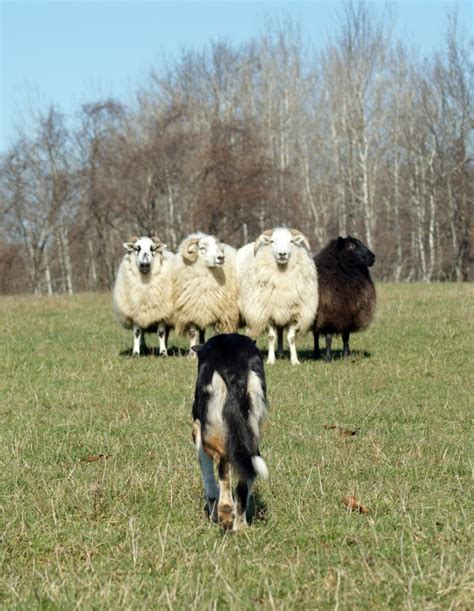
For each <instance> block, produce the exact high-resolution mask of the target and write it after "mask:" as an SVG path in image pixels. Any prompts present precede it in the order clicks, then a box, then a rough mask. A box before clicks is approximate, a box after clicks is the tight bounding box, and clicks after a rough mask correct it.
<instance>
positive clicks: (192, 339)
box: [188, 325, 199, 358]
mask: <svg viewBox="0 0 474 611" xmlns="http://www.w3.org/2000/svg"><path fill="white" fill-rule="evenodd" d="M188 337H189V356H190V357H191V358H197V354H196V352H194V350H193V346H197V345H198V343H199V341H198V338H199V330H198V328H197V327H195V326H194V325H191V326H190V327H189V329H188Z"/></svg>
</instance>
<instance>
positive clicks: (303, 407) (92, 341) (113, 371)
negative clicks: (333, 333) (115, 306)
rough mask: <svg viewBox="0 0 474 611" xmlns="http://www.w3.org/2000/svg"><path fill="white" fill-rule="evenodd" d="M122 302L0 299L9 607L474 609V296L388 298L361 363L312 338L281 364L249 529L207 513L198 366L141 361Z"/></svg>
mask: <svg viewBox="0 0 474 611" xmlns="http://www.w3.org/2000/svg"><path fill="white" fill-rule="evenodd" d="M110 301H111V300H110V295H80V296H74V297H72V298H66V297H64V298H62V297H58V298H50V299H46V298H45V299H35V298H28V297H25V298H13V297H12V298H9V297H8V298H2V299H0V319H1V320H2V331H1V345H0V367H1V378H0V384H1V387H0V407H1V432H2V444H1V449H0V452H1V461H2V464H1V468H2V476H1V477H2V487H1V501H0V504H1V518H2V532H3V537H2V551H1V561H2V571H1V572H2V576H1V580H2V581H1V588H2V590H1V596H2V601H1V604H2V607H3V608H22V609H27V608H44V609H55V608H58V609H59V608H60V609H72V608H75V607H78V608H83V609H92V608H94V609H99V608H100V609H117V608H131V609H132V608H133V609H145V608H149V609H152V608H153V609H161V608H170V609H228V608H232V609H259V608H261V609H331V608H338V609H357V608H363V609H374V608H377V609H387V608H390V609H394V608H397V609H399V608H402V609H403V608H406V609H448V608H456V609H468V608H473V606H474V590H473V587H474V584H473V572H472V562H471V558H472V556H473V545H472V531H470V525H471V524H472V521H473V512H472V509H473V505H472V487H471V475H472V472H471V469H472V460H471V459H472V439H473V432H474V430H473V427H472V414H473V411H472V397H473V395H474V388H473V375H472V371H473V363H474V337H473V321H474V287H473V286H469V285H462V286H460V285H459V286H458V285H432V286H419V285H418V286H416V285H400V286H393V285H388V286H380V287H379V308H378V314H377V320H376V322H375V323H374V325H373V326H372V327H371V329H370V330H368V331H367V332H365V333H363V334H360V335H358V336H354V337H353V339H352V343H351V347H352V348H353V349H354V351H355V354H354V355H353V356H352V358H351V359H350V360H349V361H343V360H342V359H336V360H335V361H334V362H333V363H332V364H325V363H323V362H314V361H312V360H310V359H309V358H308V357H309V354H310V353H309V349H310V338H309V337H308V338H306V340H305V341H304V342H300V344H301V346H300V347H301V348H302V350H301V353H300V354H302V356H303V357H305V356H306V359H305V360H304V362H303V363H302V365H301V366H300V367H297V368H292V367H291V366H290V364H289V362H288V361H278V362H277V363H276V365H275V366H273V367H267V381H268V388H269V405H270V410H269V417H268V420H267V422H266V424H265V427H264V439H263V444H262V448H261V450H262V454H263V456H264V457H265V460H266V462H267V465H268V468H269V471H270V479H269V480H268V481H260V482H258V484H257V485H256V489H255V492H256V496H255V510H254V519H253V525H252V526H251V527H250V528H248V529H247V530H245V531H242V532H239V533H236V534H234V533H224V532H222V531H220V530H219V528H218V527H217V526H216V525H214V524H211V523H209V522H208V521H207V520H206V518H205V514H204V501H203V493H202V486H201V480H200V474H199V469H198V465H197V461H196V457H195V453H194V449H193V446H192V442H191V416H190V413H191V404H192V396H193V387H194V381H195V374H196V364H195V363H194V362H192V361H191V360H189V359H187V358H184V357H179V356H171V357H169V358H168V359H163V358H157V357H154V356H148V357H143V358H140V359H132V358H130V357H129V356H128V354H126V353H127V350H128V349H130V348H131V344H132V337H131V333H129V332H126V331H124V330H122V329H121V328H120V327H119V326H118V325H117V323H116V322H115V320H114V319H113V315H112V311H111V303H110ZM180 341H181V340H179V341H178V343H176V342H177V340H176V338H175V337H173V336H172V337H171V344H172V345H181V346H184V344H183V343H179V342H180ZM149 343H151V344H153V345H156V342H155V338H150V339H149ZM262 346H263V344H262ZM335 347H336V348H339V347H340V344H339V342H338V341H337V340H336V342H335ZM331 425H338V426H340V427H342V428H343V429H346V428H348V429H350V430H356V429H357V434H355V435H348V436H346V435H343V434H341V431H340V430H338V429H334V428H325V427H330V426H331ZM99 455H105V456H108V459H104V458H102V459H100V460H92V462H88V461H87V457H89V460H91V457H92V458H95V457H98V456H99ZM347 495H354V496H355V497H356V498H357V499H358V500H359V501H360V502H361V503H362V504H363V505H364V506H366V507H367V508H368V510H369V511H368V513H366V514H362V513H358V512H350V511H348V509H347V507H346V506H345V505H344V503H343V502H342V499H343V497H345V496H347Z"/></svg>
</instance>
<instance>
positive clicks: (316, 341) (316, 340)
mask: <svg viewBox="0 0 474 611" xmlns="http://www.w3.org/2000/svg"><path fill="white" fill-rule="evenodd" d="M319 335H320V334H319V331H316V329H314V328H313V339H314V349H313V358H314V359H320V358H321V350H320V349H319Z"/></svg>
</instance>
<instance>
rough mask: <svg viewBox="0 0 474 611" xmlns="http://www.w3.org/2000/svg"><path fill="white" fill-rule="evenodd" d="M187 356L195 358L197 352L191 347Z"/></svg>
mask: <svg viewBox="0 0 474 611" xmlns="http://www.w3.org/2000/svg"><path fill="white" fill-rule="evenodd" d="M188 358H189V359H197V352H194V350H192V349H191V350H190V351H189V352H188Z"/></svg>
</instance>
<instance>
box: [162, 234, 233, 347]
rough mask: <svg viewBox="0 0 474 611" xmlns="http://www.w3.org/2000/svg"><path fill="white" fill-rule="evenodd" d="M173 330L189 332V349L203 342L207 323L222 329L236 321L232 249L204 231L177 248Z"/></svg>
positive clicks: (231, 326) (174, 273)
mask: <svg viewBox="0 0 474 611" xmlns="http://www.w3.org/2000/svg"><path fill="white" fill-rule="evenodd" d="M173 304H174V324H175V330H176V332H177V333H179V334H181V335H188V337H189V340H190V356H195V352H194V351H193V350H191V348H192V347H193V346H195V345H196V344H197V343H198V341H199V342H200V343H204V339H205V337H204V335H205V330H206V327H209V326H212V327H215V328H216V329H217V330H218V331H220V332H223V333H231V332H233V331H236V330H237V328H238V324H239V308H238V304H237V280H236V276H235V250H234V249H233V248H232V247H231V246H227V245H224V244H221V243H220V242H219V240H218V239H217V238H215V237H214V236H211V235H207V234H205V233H201V232H198V233H193V234H191V235H189V236H188V237H187V238H185V239H184V240H183V242H182V243H181V244H180V246H179V248H178V253H177V255H176V258H175V262H174V270H173Z"/></svg>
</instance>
